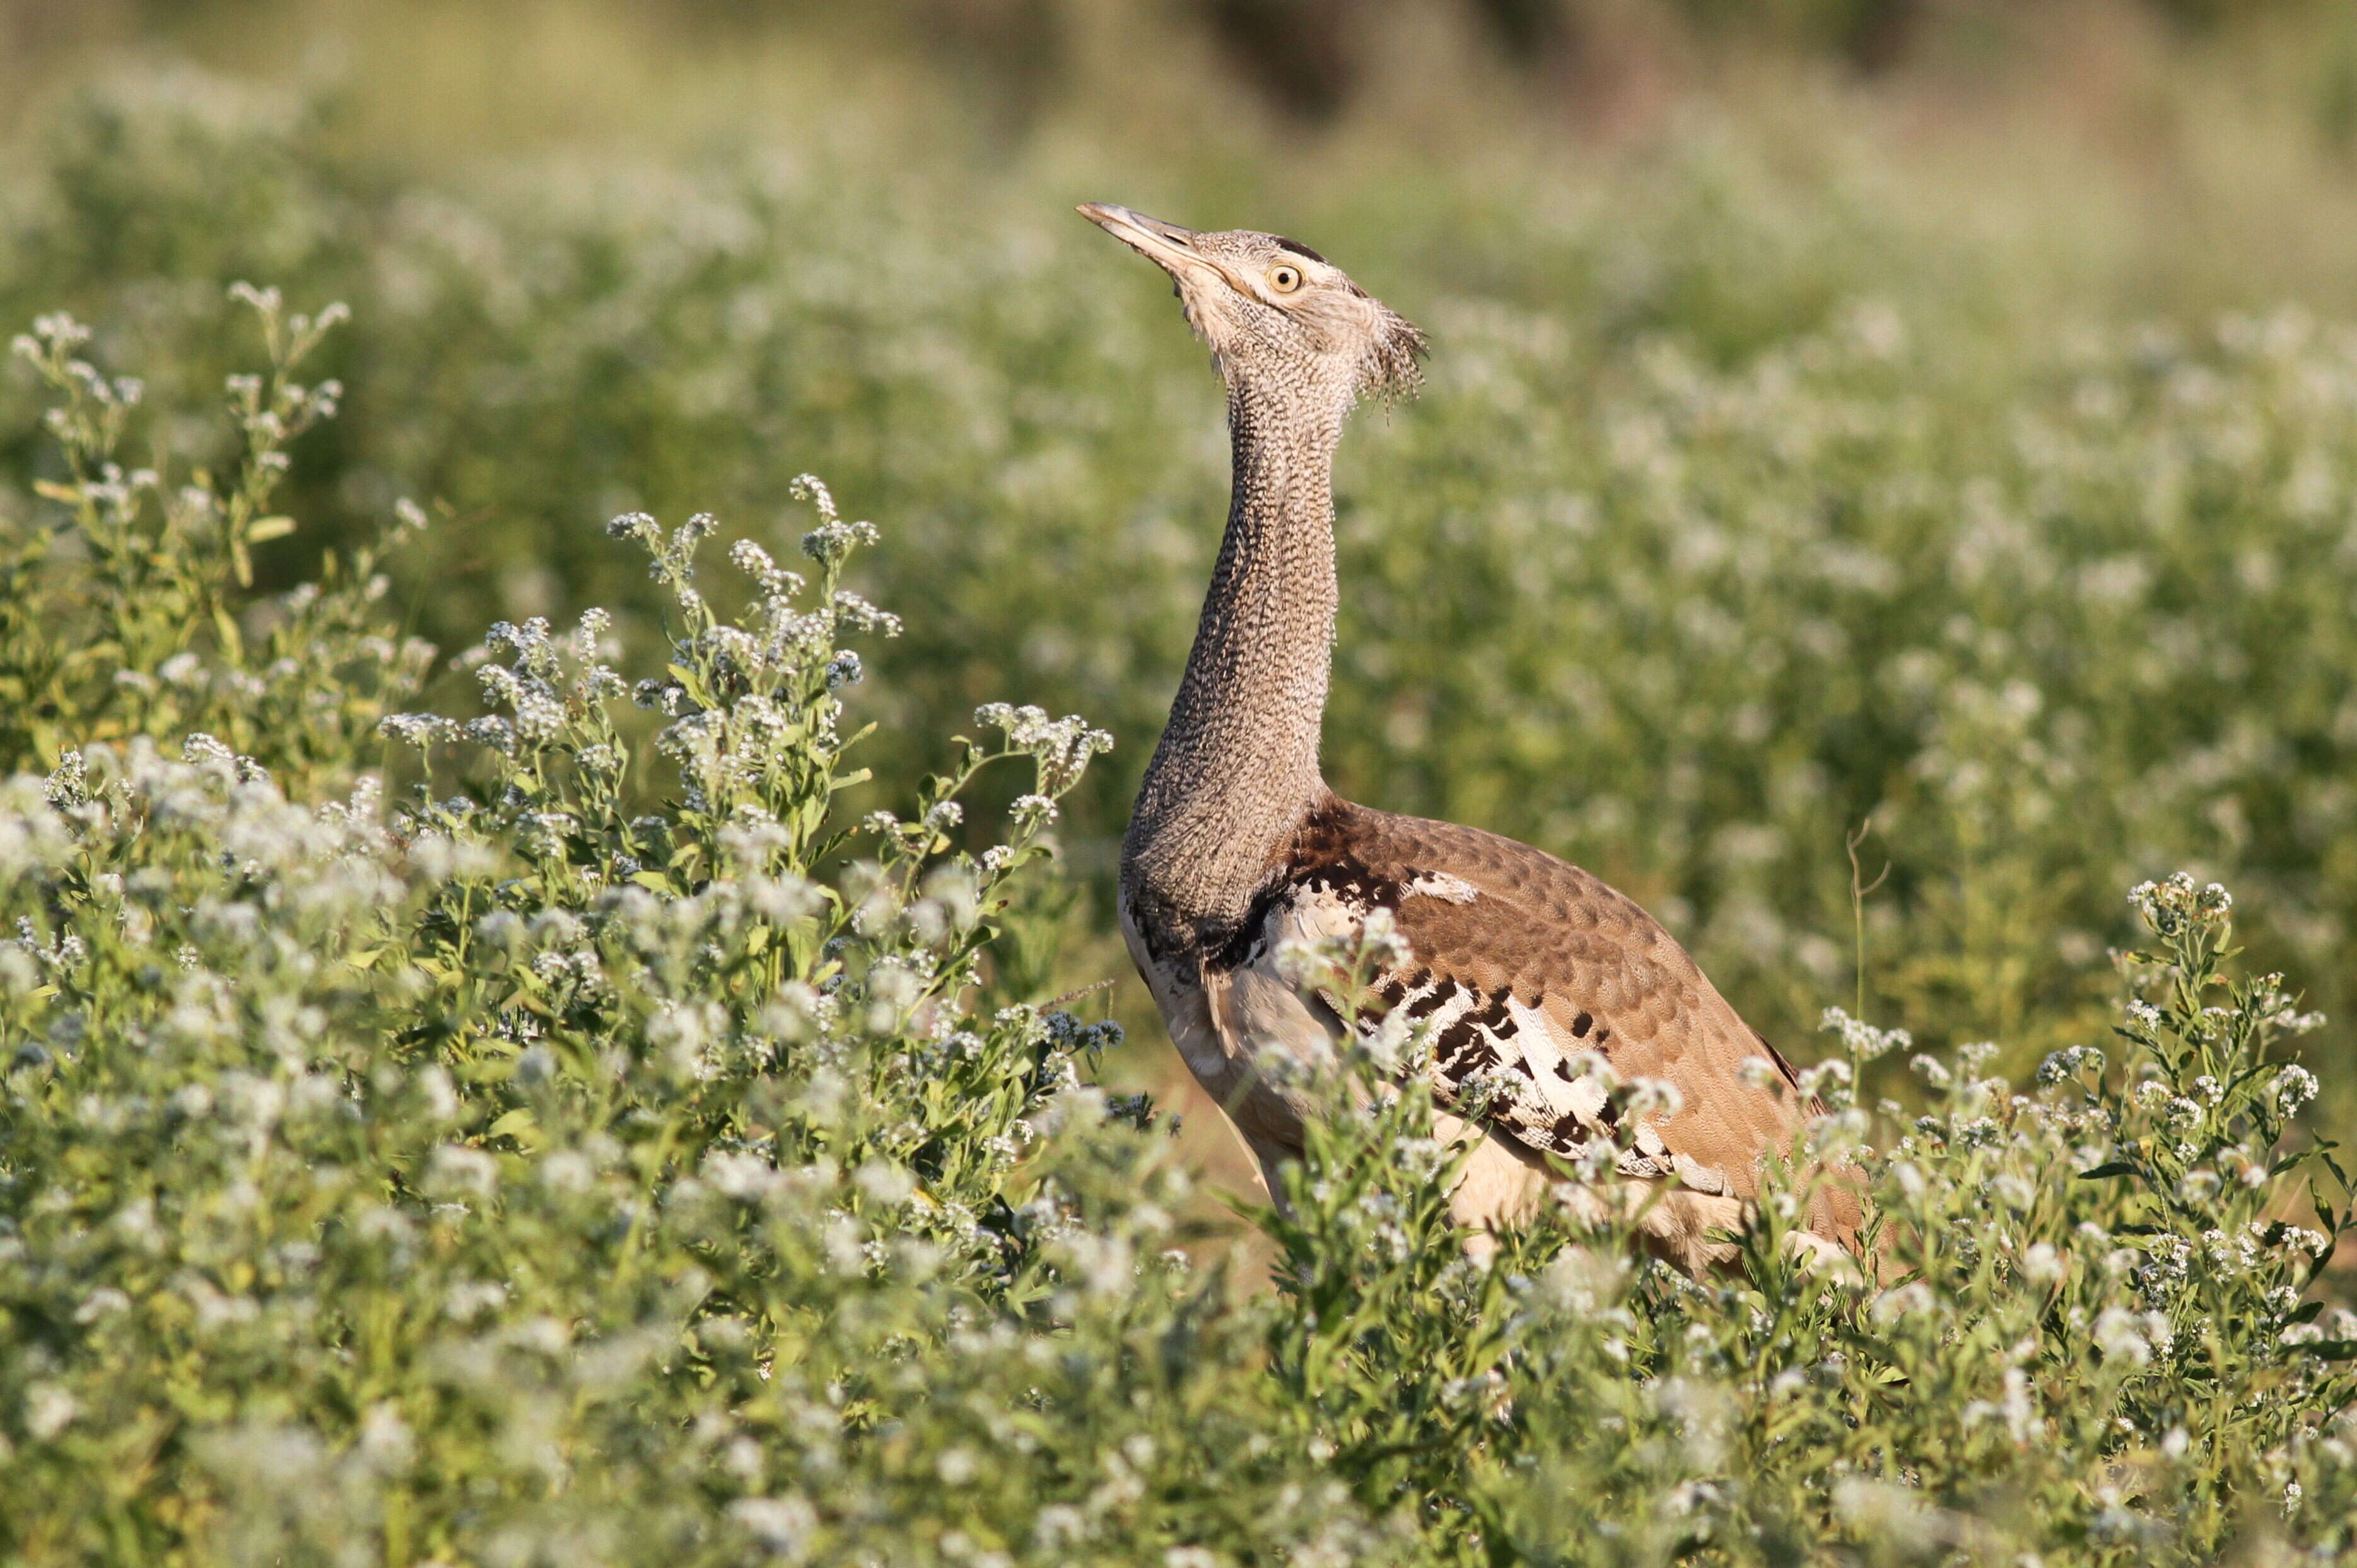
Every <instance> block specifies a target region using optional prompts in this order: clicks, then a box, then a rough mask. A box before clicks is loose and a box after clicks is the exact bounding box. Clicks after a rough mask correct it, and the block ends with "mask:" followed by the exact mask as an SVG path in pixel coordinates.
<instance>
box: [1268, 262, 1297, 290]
mask: <svg viewBox="0 0 2357 1568" xmlns="http://www.w3.org/2000/svg"><path fill="white" fill-rule="evenodd" d="M1268 286H1269V287H1271V288H1273V289H1275V290H1276V292H1277V293H1279V294H1291V293H1292V292H1293V291H1294V290H1295V289H1297V288H1299V287H1300V286H1301V269H1300V268H1299V267H1288V266H1275V267H1271V268H1270V269H1269V271H1268Z"/></svg>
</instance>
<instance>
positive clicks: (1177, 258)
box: [1080, 201, 1217, 277]
mask: <svg viewBox="0 0 2357 1568" xmlns="http://www.w3.org/2000/svg"><path fill="white" fill-rule="evenodd" d="M1080 214H1081V216H1082V217H1083V218H1085V219H1087V220H1089V221H1090V222H1092V223H1093V224H1095V225H1096V226H1097V227H1098V228H1100V229H1102V230H1103V231H1105V232H1106V233H1108V234H1110V235H1112V236H1113V237H1114V239H1116V240H1119V241H1120V242H1122V243H1123V244H1125V245H1127V246H1128V247H1129V248H1130V249H1131V250H1133V251H1135V252H1137V253H1138V254H1139V255H1141V256H1144V257H1145V258H1146V260H1147V261H1149V262H1152V263H1155V264H1156V265H1157V266H1159V267H1160V268H1162V270H1163V271H1165V272H1167V273H1169V274H1171V275H1172V276H1173V277H1176V276H1177V275H1178V274H1179V271H1180V269H1181V268H1201V267H1204V266H1206V265H1208V264H1209V263H1207V262H1206V260H1205V258H1204V257H1203V256H1202V255H1200V253H1198V252H1196V250H1195V248H1194V242H1195V231H1193V230H1192V229H1181V228H1180V227H1179V225H1178V224H1176V223H1165V222H1164V221H1162V220H1161V219H1159V218H1148V217H1147V216H1146V214H1145V213H1143V212H1132V211H1131V210H1130V209H1128V208H1126V207H1115V206H1114V205H1112V204H1111V203H1110V202H1103V201H1090V202H1084V203H1082V206H1081V208H1080ZM1213 270H1214V271H1216V270H1217V269H1216V268H1214V269H1213Z"/></svg>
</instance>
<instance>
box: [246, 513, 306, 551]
mask: <svg viewBox="0 0 2357 1568" xmlns="http://www.w3.org/2000/svg"><path fill="white" fill-rule="evenodd" d="M292 532H295V520H294V519H293V518H291V517H288V516H286V515H285V513H283V512H282V513H279V514H277V515H275V516H273V517H263V518H256V519H255V520H254V522H253V527H252V528H249V529H247V530H246V531H245V541H246V542H247V543H249V544H266V543H268V542H270V541H272V540H274V539H284V538H285V537H286V536H287V535H288V534H290V533H292Z"/></svg>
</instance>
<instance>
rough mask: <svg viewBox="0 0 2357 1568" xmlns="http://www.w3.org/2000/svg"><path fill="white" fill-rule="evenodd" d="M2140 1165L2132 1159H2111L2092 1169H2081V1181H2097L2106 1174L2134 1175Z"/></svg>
mask: <svg viewBox="0 0 2357 1568" xmlns="http://www.w3.org/2000/svg"><path fill="white" fill-rule="evenodd" d="M2139 1168H2140V1167H2139V1166H2137V1165H2136V1163H2135V1162H2134V1161H2132V1160H2110V1161H2106V1162H2105V1163H2104V1164H2103V1165H2097V1166H2096V1167H2095V1168H2094V1169H2093V1170H2091V1171H2081V1172H2080V1173H2079V1179H2080V1180H2081V1181H2097V1180H2100V1179H2102V1178H2103V1177H2105V1176H2134V1175H2136V1172H2137V1170H2138V1169H2139Z"/></svg>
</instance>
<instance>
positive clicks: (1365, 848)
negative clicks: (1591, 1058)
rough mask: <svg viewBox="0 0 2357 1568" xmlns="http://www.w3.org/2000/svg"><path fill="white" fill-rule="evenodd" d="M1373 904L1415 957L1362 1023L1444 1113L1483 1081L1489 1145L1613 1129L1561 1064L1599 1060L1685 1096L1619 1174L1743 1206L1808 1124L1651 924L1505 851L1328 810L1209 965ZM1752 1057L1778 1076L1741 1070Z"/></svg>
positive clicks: (1582, 1080) (1252, 958)
mask: <svg viewBox="0 0 2357 1568" xmlns="http://www.w3.org/2000/svg"><path fill="white" fill-rule="evenodd" d="M1377 908H1382V909H1388V910H1389V911H1391V913H1392V916H1393V918H1394V920H1395V921H1396V923H1397V926H1398V929H1399V932H1400V934H1401V936H1402V937H1404V938H1405V940H1406V943H1407V946H1408V948H1409V949H1410V956H1409V958H1408V959H1407V961H1405V963H1403V964H1401V965H1399V966H1398V967H1396V968H1394V969H1393V970H1391V971H1390V972H1386V973H1384V974H1383V975H1381V976H1379V977H1377V979H1376V982H1375V984H1374V986H1373V997H1372V1009H1373V1010H1374V1011H1376V1012H1377V1013H1388V1012H1392V1011H1395V1010H1405V1014H1406V1015H1407V1016H1408V1017H1409V1018H1411V1019H1414V1020H1416V1021H1417V1022H1418V1023H1419V1024H1421V1025H1422V1026H1425V1027H1426V1028H1427V1029H1428V1030H1429V1031H1430V1037H1431V1040H1432V1043H1433V1050H1434V1065H1433V1072H1434V1083H1435V1086H1436V1088H1437V1090H1439V1091H1440V1092H1441V1094H1442V1095H1443V1097H1444V1099H1445V1100H1451V1101H1453V1100H1455V1099H1456V1098H1457V1097H1458V1096H1459V1095H1460V1094H1461V1093H1462V1091H1463V1090H1464V1086H1465V1084H1466V1080H1467V1079H1469V1077H1471V1076H1472V1075H1474V1074H1476V1073H1483V1074H1485V1075H1486V1076H1487V1077H1488V1079H1489V1080H1490V1084H1491V1085H1492V1086H1494V1089H1493V1095H1492V1098H1491V1101H1490V1109H1489V1111H1488V1113H1487V1115H1486V1117H1485V1120H1486V1121H1487V1122H1489V1123H1490V1125H1491V1127H1492V1129H1493V1130H1494V1131H1498V1132H1501V1133H1506V1134H1508V1135H1510V1136H1512V1138H1514V1139H1516V1140H1517V1141H1519V1142H1521V1143H1523V1144H1526V1145H1527V1146H1529V1147H1531V1148H1533V1149H1535V1150H1539V1151H1542V1152H1553V1153H1562V1154H1569V1153H1575V1152H1577V1151H1578V1150H1579V1149H1581V1148H1582V1147H1583V1146H1584V1145H1585V1144H1587V1143H1588V1142H1589V1141H1590V1140H1591V1139H1593V1138H1595V1137H1597V1136H1598V1135H1599V1134H1610V1133H1614V1132H1615V1131H1616V1128H1615V1126H1614V1119H1615V1115H1614V1111H1613V1108H1612V1107H1611V1106H1610V1105H1609V1104H1608V1103H1607V1101H1606V1100H1605V1097H1604V1095H1603V1093H1602V1091H1601V1090H1600V1089H1599V1088H1598V1085H1597V1084H1596V1083H1595V1082H1594V1081H1593V1079H1588V1078H1587V1077H1585V1076H1584V1075H1583V1074H1581V1073H1580V1072H1579V1071H1578V1069H1577V1067H1576V1066H1575V1059H1576V1058H1577V1057H1578V1055H1579V1053H1581V1052H1583V1051H1595V1052H1598V1053H1599V1054H1600V1055H1602V1056H1603V1057H1604V1058H1605V1059H1606V1060H1607V1061H1609V1063H1610V1064H1611V1066H1612V1068H1613V1070H1614V1071H1615V1072H1616V1073H1617V1074H1618V1075H1619V1077H1620V1079H1623V1080H1624V1081H1625V1080H1627V1079H1632V1078H1650V1079H1663V1080H1666V1081H1668V1082H1669V1083H1671V1084H1673V1085H1674V1086H1675V1087H1676V1090H1677V1091H1678V1096H1679V1100H1680V1101H1681V1104H1680V1106H1679V1109H1678V1110H1677V1111H1676V1113H1675V1114H1674V1115H1657V1116H1655V1117H1653V1118H1652V1119H1651V1120H1650V1122H1648V1123H1647V1124H1645V1125H1641V1126H1639V1127H1637V1128H1635V1129H1632V1130H1631V1137H1630V1139H1629V1140H1628V1142H1630V1143H1631V1145H1632V1146H1631V1149H1630V1151H1629V1153H1628V1154H1627V1155H1624V1156H1623V1157H1622V1167H1621V1168H1622V1169H1623V1170H1624V1171H1625V1172H1626V1174H1629V1175H1631V1176H1669V1175H1671V1174H1673V1173H1674V1174H1676V1175H1677V1176H1680V1177H1681V1178H1683V1179H1684V1182H1685V1185H1687V1186H1689V1187H1696V1188H1699V1189H1700V1190H1702V1191H1705V1192H1720V1193H1725V1194H1727V1195H1729V1196H1732V1197H1741V1198H1749V1197H1751V1196H1752V1195H1753V1193H1754V1191H1755V1190H1756V1187H1757V1173H1758V1167H1759V1163H1760V1158H1761V1156H1762V1155H1765V1154H1766V1153H1768V1152H1769V1151H1770V1149H1774V1150H1776V1151H1778V1152H1780V1153H1781V1152H1782V1151H1783V1150H1785V1149H1787V1148H1788V1147H1789V1146H1790V1144H1791V1141H1792V1135H1793V1133H1794V1132H1795V1130H1796V1129H1797V1128H1798V1126H1799V1124H1800V1122H1801V1119H1802V1117H1803V1115H1804V1114H1805V1113H1806V1111H1807V1108H1806V1107H1804V1106H1803V1103H1802V1097H1801V1095H1800V1093H1799V1090H1798V1087H1797V1085H1796V1083H1795V1082H1794V1079H1793V1073H1792V1067H1791V1065H1790V1064H1789V1063H1787V1062H1785V1060H1784V1059H1783V1058H1782V1057H1781V1056H1780V1055H1778V1054H1777V1053H1776V1052H1775V1051H1774V1049H1773V1048H1772V1047H1770V1046H1769V1045H1768V1044H1767V1042H1766V1041H1765V1040H1763V1039H1762V1038H1761V1037H1760V1036H1758V1035H1757V1034H1755V1033H1754V1032H1753V1031H1752V1030H1751V1029H1750V1028H1749V1027H1748V1026H1746V1025H1745V1024H1744V1022H1743V1020H1742V1019H1741V1018H1740V1017H1739V1016H1738V1015H1737V1014H1736V1012H1735V1009H1734V1008H1733V1007H1731V1006H1729V1005H1728V1004H1727V1001H1726V999H1725V998H1724V997H1722V996H1720V995H1719V993H1718V992H1717V990H1716V989H1715V988H1714V987H1713V986H1712V985H1711V983H1710V982H1709V980H1708V979H1706V977H1705V976H1704V974H1703V972H1702V971H1701V970H1700V969H1699V968H1697V967H1696V966H1695V961H1694V960H1693V959H1691V958H1689V957H1688V956H1687V955H1686V952H1685V950H1684V949H1683V948H1681V947H1680V946H1679V945H1678V943H1677V942H1676V940H1674V938H1672V937H1671V936H1670V934H1669V933H1668V932H1667V931H1664V930H1663V929H1662V928H1661V926H1660V925H1659V924H1657V923H1656V922H1655V921H1654V920H1653V918H1652V917H1651V916H1650V915H1648V914H1646V913H1645V911H1644V910H1642V909H1641V908H1638V907H1637V905H1636V904H1635V903H1634V902H1632V901H1631V900H1630V899H1629V898H1627V897H1623V896H1621V895H1620V893H1617V892H1615V891H1614V890H1613V889H1612V888H1610V887H1609V886H1605V885H1604V884H1603V883H1602V882H1600V881H1598V880H1597V879H1596V878H1595V877H1593V876H1591V875H1588V874H1587V872H1584V871H1582V870H1580V869H1579V868H1577V866H1573V865H1566V864H1565V863H1564V862H1563V861H1560V860H1557V859H1555V857H1554V856H1553V855H1550V854H1544V852H1542V851H1539V850H1535V849H1533V848H1531V847H1530V846H1529V845H1527V844H1521V843H1515V842H1513V841H1512V839H1506V838H1501V837H1499V836H1498V835H1497V834H1494V833H1486V832H1480V831H1478V830H1476V829H1471V828H1462V827H1456V826H1452V825H1450V824H1448V823H1445V822H1426V821H1423V820H1421V819H1418V818H1415V817H1403V816H1395V815H1393V814H1392V813H1390V812H1387V811H1371V810H1368V809H1367V808H1365V807H1361V806H1353V805H1351V804H1350V803H1349V802H1347V801H1342V800H1329V801H1328V802H1327V803H1326V804H1325V805H1323V806H1322V807H1320V808H1319V809H1318V811H1314V812H1312V813H1311V815H1310V816H1309V818H1308V820H1307V822H1305V823H1304V824H1303V826H1302V829H1301V831H1300V832H1299V833H1298V834H1297V835H1296V837H1295V839H1294V841H1293V843H1292V844H1291V845H1290V846H1289V849H1288V851H1287V852H1286V861H1285V865H1284V866H1283V869H1282V871H1281V873H1280V875H1279V876H1278V878H1277V880H1276V881H1275V883H1274V884H1273V885H1272V886H1271V888H1270V889H1269V891H1268V893H1267V894H1265V896H1264V907H1263V908H1262V910H1261V911H1260V912H1259V914H1258V917H1257V918H1254V920H1251V921H1248V922H1247V923H1246V927H1245V930H1244V933H1243V935H1242V936H1241V937H1240V938H1239V939H1238V941H1237V943H1236V944H1234V945H1233V950H1231V951H1230V952H1228V953H1226V954H1223V955H1222V958H1224V959H1225V960H1226V961H1228V962H1229V963H1230V964H1231V965H1235V966H1248V967H1251V968H1253V969H1255V970H1258V969H1264V968H1265V967H1266V966H1267V965H1268V963H1269V961H1270V955H1271V953H1272V951H1273V950H1274V949H1275V946H1276V945H1277V944H1279V943H1281V942H1283V941H1284V940H1287V939H1289V938H1290V939H1300V938H1305V937H1310V938H1314V937H1318V936H1323V935H1329V934H1332V933H1333V932H1334V931H1335V930H1337V929H1348V928H1349V927H1350V926H1351V925H1352V924H1354V923H1355V922H1357V921H1358V920H1360V919H1362V918H1364V917H1365V915H1366V914H1367V913H1368V912H1370V911H1372V910H1374V909H1377ZM1215 962H1216V961H1215ZM1753 1058H1758V1059H1760V1060H1764V1061H1766V1062H1769V1063H1770V1064H1771V1065H1772V1066H1773V1068H1774V1069H1776V1070H1775V1072H1774V1073H1772V1074H1759V1073H1751V1074H1747V1073H1746V1072H1745V1070H1744V1068H1745V1064H1746V1063H1747V1062H1748V1061H1749V1060H1751V1059H1753ZM1763 1078H1764V1079H1766V1080H1767V1081H1765V1082H1762V1081H1760V1079H1763ZM1826 1187H1827V1188H1828V1189H1831V1188H1835V1187H1841V1184H1837V1183H1828V1184H1826ZM1818 1208H1819V1209H1821V1210H1823V1211H1824V1212H1821V1213H1813V1214H1812V1216H1811V1219H1812V1224H1813V1228H1816V1229H1820V1230H1825V1229H1827V1228H1829V1227H1830V1228H1831V1229H1834V1230H1839V1231H1843V1232H1846V1231H1849V1230H1854V1229H1855V1226H1856V1220H1857V1212H1856V1209H1857V1205H1856V1199H1855V1197H1854V1195H1852V1194H1850V1193H1848V1192H1847V1191H1846V1188H1843V1189H1842V1190H1839V1191H1834V1192H1832V1193H1831V1195H1830V1196H1829V1197H1823V1198H1821V1200H1820V1203H1819V1205H1818Z"/></svg>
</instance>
